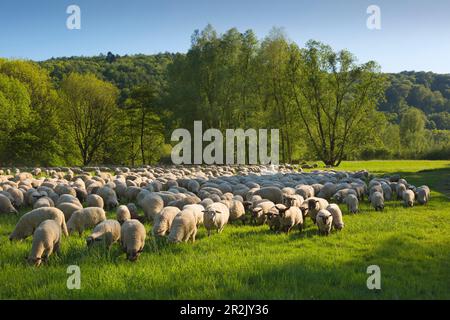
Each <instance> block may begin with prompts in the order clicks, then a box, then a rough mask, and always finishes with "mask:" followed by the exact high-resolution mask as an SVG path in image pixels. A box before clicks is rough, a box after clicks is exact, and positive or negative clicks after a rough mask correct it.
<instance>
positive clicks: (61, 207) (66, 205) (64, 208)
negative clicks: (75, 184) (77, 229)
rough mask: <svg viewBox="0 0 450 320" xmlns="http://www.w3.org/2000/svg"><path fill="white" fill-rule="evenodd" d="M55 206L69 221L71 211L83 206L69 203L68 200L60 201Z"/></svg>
mask: <svg viewBox="0 0 450 320" xmlns="http://www.w3.org/2000/svg"><path fill="white" fill-rule="evenodd" d="M56 207H57V208H58V209H59V210H61V211H62V212H63V213H64V217H65V219H66V221H69V219H70V217H71V216H72V213H74V212H75V211H77V210H80V209H82V208H83V207H81V206H79V205H78V204H75V203H70V202H63V203H60V204H59V205H58V206H56Z"/></svg>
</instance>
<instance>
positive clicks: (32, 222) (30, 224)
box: [9, 207, 68, 241]
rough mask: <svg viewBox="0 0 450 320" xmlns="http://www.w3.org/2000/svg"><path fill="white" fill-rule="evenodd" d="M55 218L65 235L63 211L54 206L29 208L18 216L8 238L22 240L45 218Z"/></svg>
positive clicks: (66, 233) (65, 227)
mask: <svg viewBox="0 0 450 320" xmlns="http://www.w3.org/2000/svg"><path fill="white" fill-rule="evenodd" d="M49 219H51V220H55V221H56V222H57V223H58V225H59V226H60V227H61V230H62V232H63V234H64V235H65V236H67V235H68V232H67V226H66V220H65V219H64V213H62V211H61V210H59V209H58V208H55V207H44V208H38V209H34V210H31V211H30V212H28V213H25V214H24V215H23V216H22V217H20V219H19V221H18V222H17V224H16V227H15V228H14V230H13V232H12V233H11V235H10V236H9V240H11V241H12V240H23V239H26V238H27V237H29V236H31V235H32V234H33V232H34V231H35V230H36V228H37V227H38V226H39V225H40V224H41V222H43V221H45V220H49Z"/></svg>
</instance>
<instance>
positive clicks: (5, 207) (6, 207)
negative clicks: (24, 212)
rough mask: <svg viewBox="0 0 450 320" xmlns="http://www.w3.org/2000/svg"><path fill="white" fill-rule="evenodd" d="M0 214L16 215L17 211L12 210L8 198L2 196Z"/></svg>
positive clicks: (12, 207)
mask: <svg viewBox="0 0 450 320" xmlns="http://www.w3.org/2000/svg"><path fill="white" fill-rule="evenodd" d="M0 213H14V214H17V213H18V212H17V209H16V208H14V206H13V205H12V203H11V201H10V200H9V198H8V197H6V196H5V195H3V194H0Z"/></svg>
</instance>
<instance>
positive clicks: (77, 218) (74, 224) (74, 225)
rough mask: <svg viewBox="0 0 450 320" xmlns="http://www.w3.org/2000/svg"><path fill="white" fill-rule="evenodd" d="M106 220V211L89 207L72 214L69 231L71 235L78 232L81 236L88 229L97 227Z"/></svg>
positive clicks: (68, 224)
mask: <svg viewBox="0 0 450 320" xmlns="http://www.w3.org/2000/svg"><path fill="white" fill-rule="evenodd" d="M105 220H106V214H105V210H103V209H102V208H99V207H88V208H83V209H79V210H77V211H75V212H74V213H72V216H71V217H70V219H69V221H67V229H68V230H69V234H72V233H73V232H74V231H77V232H78V234H79V235H80V236H81V234H82V233H83V231H84V230H85V229H88V228H92V227H95V226H96V225H97V224H99V223H100V222H102V221H105Z"/></svg>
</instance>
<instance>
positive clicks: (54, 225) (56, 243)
mask: <svg viewBox="0 0 450 320" xmlns="http://www.w3.org/2000/svg"><path fill="white" fill-rule="evenodd" d="M60 244H61V225H60V224H58V222H56V221H55V220H51V219H49V220H44V221H42V222H41V223H40V224H39V226H38V227H37V228H36V230H35V231H34V234H33V243H32V245H31V252H30V254H29V255H28V258H27V260H28V263H29V264H33V265H35V266H37V267H38V266H40V265H41V262H47V259H48V257H50V255H51V254H52V253H53V251H54V252H56V253H57V254H59V253H60Z"/></svg>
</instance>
